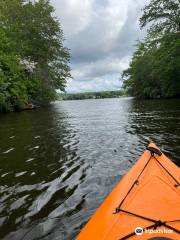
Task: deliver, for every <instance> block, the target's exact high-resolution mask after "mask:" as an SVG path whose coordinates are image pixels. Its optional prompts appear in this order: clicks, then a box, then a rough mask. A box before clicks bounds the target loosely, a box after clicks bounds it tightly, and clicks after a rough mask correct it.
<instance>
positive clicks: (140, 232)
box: [134, 227, 143, 235]
mask: <svg viewBox="0 0 180 240" xmlns="http://www.w3.org/2000/svg"><path fill="white" fill-rule="evenodd" d="M134 232H135V234H136V235H142V234H143V228H142V227H137V228H136V229H135V231H134Z"/></svg>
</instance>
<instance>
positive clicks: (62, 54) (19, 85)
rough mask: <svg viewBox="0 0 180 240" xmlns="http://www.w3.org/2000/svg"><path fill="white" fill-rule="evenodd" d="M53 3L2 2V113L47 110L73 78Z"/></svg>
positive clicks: (0, 21) (11, 0)
mask: <svg viewBox="0 0 180 240" xmlns="http://www.w3.org/2000/svg"><path fill="white" fill-rule="evenodd" d="M54 11H55V10H54V8H53V7H52V5H51V3H50V0H38V1H30V0H28V1H27V0H2V1H0V12H1V14H0V25H1V27H0V112H9V111H19V110H24V109H31V108H32V106H43V105H44V106H46V105H47V104H48V103H49V102H51V101H53V100H56V89H60V90H61V91H64V90H65V87H66V81H67V79H68V78H70V77H71V73H70V66H69V63H70V53H69V49H67V48H66V47H65V46H64V36H63V31H62V28H61V24H60V22H59V20H58V19H57V18H56V17H55V14H54Z"/></svg>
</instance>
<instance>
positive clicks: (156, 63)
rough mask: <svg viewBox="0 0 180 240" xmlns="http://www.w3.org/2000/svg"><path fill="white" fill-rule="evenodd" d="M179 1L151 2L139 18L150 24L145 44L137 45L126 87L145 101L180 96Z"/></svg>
mask: <svg viewBox="0 0 180 240" xmlns="http://www.w3.org/2000/svg"><path fill="white" fill-rule="evenodd" d="M178 3H179V1H176V0H159V1H157V0H151V2H150V3H149V4H148V5H147V6H145V8H144V13H143V16H142V17H141V18H140V25H141V27H145V26H146V25H147V24H148V23H151V26H150V28H149V29H148V34H147V36H146V37H145V39H144V41H142V42H139V43H138V44H137V50H136V51H135V53H134V55H133V58H132V61H131V64H130V67H129V69H127V70H125V71H124V72H123V75H122V76H123V78H124V87H125V88H126V89H128V91H129V93H131V94H132V95H134V96H137V97H143V98H157V97H158V98H159V97H178V96H180V55H179V53H180V38H179V37H180V33H179V30H180V14H179V11H180V7H179V5H180V4H178Z"/></svg>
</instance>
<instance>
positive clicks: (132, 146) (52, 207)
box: [0, 98, 180, 240]
mask: <svg viewBox="0 0 180 240" xmlns="http://www.w3.org/2000/svg"><path fill="white" fill-rule="evenodd" d="M0 126H1V127H0V180H1V186H0V238H1V239H5V240H9V239H18V240H19V239H30V240H31V239H62V240H63V239H73V238H74V237H75V236H76V234H77V233H78V232H79V231H80V228H81V227H82V226H83V224H84V223H85V222H86V221H87V220H88V219H89V217H90V216H91V215H92V213H93V212H94V211H95V210H96V208H97V207H98V206H99V204H100V203H101V202H102V201H103V199H104V198H105V196H106V195H107V194H108V193H109V192H110V191H111V190H112V188H113V186H114V185H115V184H116V183H117V182H118V181H119V179H120V178H121V177H122V176H123V175H124V174H125V173H126V172H127V170H128V169H129V168H130V167H131V166H132V164H133V162H134V161H135V160H136V159H137V158H138V156H139V155H140V154H141V152H142V151H143V149H144V145H145V144H146V143H147V141H148V139H152V140H154V141H155V142H156V143H157V144H158V145H159V146H161V148H162V149H163V150H164V151H165V152H166V153H167V155H168V156H170V157H171V159H172V160H173V161H175V162H176V163H177V164H178V158H179V157H178V156H179V155H180V101H179V100H158V101H136V100H135V99H133V98H122V99H106V100H102V99H100V100H83V101H67V102H56V103H54V104H52V105H51V106H50V107H49V108H46V109H39V110H36V111H29V112H21V113H12V114H7V115H0Z"/></svg>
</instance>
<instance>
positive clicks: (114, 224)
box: [76, 143, 180, 240]
mask: <svg viewBox="0 0 180 240" xmlns="http://www.w3.org/2000/svg"><path fill="white" fill-rule="evenodd" d="M149 146H151V147H155V148H157V147H156V145H155V144H153V143H151V144H150V145H149ZM150 157H151V153H150V152H149V151H147V150H146V151H145V152H144V153H143V155H142V156H141V157H140V159H139V160H138V161H137V162H136V163H135V165H134V166H133V167H132V168H131V169H130V171H129V172H128V173H127V175H125V176H124V177H123V179H122V180H121V181H120V182H119V183H118V184H117V186H116V187H115V188H114V189H113V191H112V192H111V193H110V194H109V195H108V197H107V198H106V199H105V201H104V202H103V203H102V205H101V206H100V207H99V209H98V210H97V211H96V212H95V214H94V215H93V217H92V218H91V219H90V220H89V222H88V223H87V224H86V225H85V227H84V228H83V229H82V231H81V232H80V234H79V235H78V236H77V238H76V239H77V240H102V239H103V240H118V239H119V240H120V239H123V238H124V237H125V236H127V235H129V234H131V233H134V231H135V229H136V228H137V227H141V228H146V227H148V226H150V225H153V224H154V223H153V222H151V221H149V220H144V219H142V218H139V217H136V216H133V215H130V214H127V213H123V212H119V213H116V214H113V212H114V210H115V209H116V208H117V207H118V205H119V204H120V203H121V201H122V199H123V198H124V196H125V195H126V194H127V192H128V191H129V189H130V188H131V186H132V184H133V183H134V181H135V180H136V179H137V177H138V175H139V174H140V173H141V171H142V169H143V168H144V166H145V165H146V163H147V161H148V160H149V158H150ZM155 157H156V158H157V159H158V160H159V162H160V163H161V164H162V165H163V166H164V168H166V169H167V170H168V171H169V172H170V174H172V175H173V177H174V178H175V179H176V180H178V182H179V180H180V172H179V168H178V167H177V166H176V165H175V164H174V163H173V162H171V161H170V160H169V159H168V158H167V157H166V156H165V155H164V154H162V155H161V156H159V155H156V154H155ZM164 168H163V167H162V166H160V164H159V163H158V162H157V160H156V159H155V158H154V157H153V156H152V157H151V160H150V162H149V164H148V165H147V167H146V168H145V170H144V171H143V173H142V175H141V176H140V178H139V184H138V185H137V184H135V186H134V187H133V189H132V190H131V192H130V193H129V194H128V196H127V198H126V200H125V202H124V203H123V204H122V206H121V209H124V210H126V211H130V212H132V213H135V214H138V215H142V216H145V217H148V218H151V219H154V220H161V221H174V220H178V219H180V189H179V187H177V186H176V187H175V185H176V181H175V180H174V179H173V178H172V177H171V176H170V175H169V174H168V173H167V172H166V171H165V170H164ZM167 224H168V225H169V226H171V227H173V228H175V229H177V230H180V222H179V221H175V222H169V223H167ZM156 230H158V231H159V232H153V233H149V232H148V233H147V232H144V233H143V234H142V235H136V234H135V235H133V236H131V237H129V238H125V239H138V240H139V239H153V238H155V237H166V238H169V239H175V240H179V239H180V235H179V233H177V232H176V231H171V230H170V229H168V228H166V227H165V226H160V227H157V229H156ZM169 230H170V231H169ZM160 232H161V233H160Z"/></svg>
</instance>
